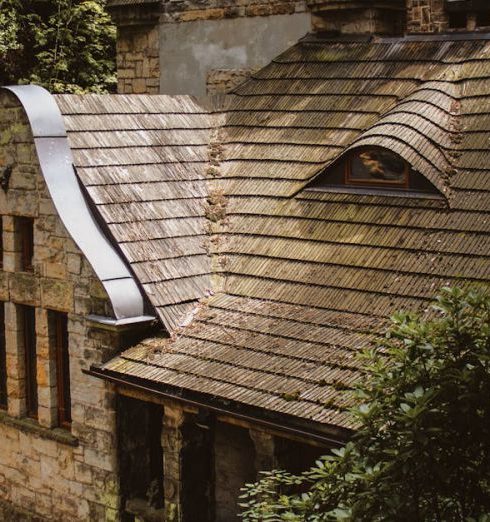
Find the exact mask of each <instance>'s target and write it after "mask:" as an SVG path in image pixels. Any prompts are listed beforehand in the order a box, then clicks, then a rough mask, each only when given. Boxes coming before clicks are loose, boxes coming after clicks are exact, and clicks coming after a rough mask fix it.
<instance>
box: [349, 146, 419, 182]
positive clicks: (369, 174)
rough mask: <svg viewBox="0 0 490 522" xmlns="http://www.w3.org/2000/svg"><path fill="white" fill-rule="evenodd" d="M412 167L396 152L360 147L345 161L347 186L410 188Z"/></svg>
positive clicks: (379, 148)
mask: <svg viewBox="0 0 490 522" xmlns="http://www.w3.org/2000/svg"><path fill="white" fill-rule="evenodd" d="M410 170H411V169H410V167H409V165H408V163H407V162H406V161H405V160H404V159H403V158H401V157H400V156H399V155H398V154H395V153H394V152H392V151H390V150H388V149H383V148H381V147H360V148H358V149H354V150H353V151H351V152H350V153H349V155H348V157H347V160H346V161H345V184H346V185H351V186H358V187H362V186H380V187H394V188H408V187H409V186H410Z"/></svg>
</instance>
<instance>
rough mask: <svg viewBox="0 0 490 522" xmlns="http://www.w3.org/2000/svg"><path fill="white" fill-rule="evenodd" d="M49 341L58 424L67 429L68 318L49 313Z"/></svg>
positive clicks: (68, 413) (68, 416) (68, 396)
mask: <svg viewBox="0 0 490 522" xmlns="http://www.w3.org/2000/svg"><path fill="white" fill-rule="evenodd" d="M49 322H50V328H51V334H52V335H51V340H52V342H53V345H54V348H55V353H56V389H57V397H58V423H59V425H60V426H63V427H65V428H68V427H69V426H70V423H71V397H70V357H69V352H68V316H67V314H64V313H60V312H52V311H51V312H49Z"/></svg>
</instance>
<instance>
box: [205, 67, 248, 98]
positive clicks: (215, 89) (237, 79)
mask: <svg viewBox="0 0 490 522" xmlns="http://www.w3.org/2000/svg"><path fill="white" fill-rule="evenodd" d="M253 72H254V71H253V69H211V70H210V71H209V72H208V76H207V79H206V92H207V94H208V95H210V96H211V95H214V94H227V93H229V92H231V91H232V90H233V89H235V87H238V86H239V85H240V84H241V83H243V82H246V81H247V80H248V79H249V78H250V76H251V75H252V74H253Z"/></svg>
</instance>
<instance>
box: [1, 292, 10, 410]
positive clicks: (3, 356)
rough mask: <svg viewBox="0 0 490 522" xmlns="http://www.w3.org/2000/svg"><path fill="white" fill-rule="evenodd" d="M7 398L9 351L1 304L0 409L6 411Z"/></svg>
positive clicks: (2, 305)
mask: <svg viewBox="0 0 490 522" xmlns="http://www.w3.org/2000/svg"><path fill="white" fill-rule="evenodd" d="M7 406H8V397H7V351H6V347H5V306H4V303H2V302H0V409H3V410H6V409H7Z"/></svg>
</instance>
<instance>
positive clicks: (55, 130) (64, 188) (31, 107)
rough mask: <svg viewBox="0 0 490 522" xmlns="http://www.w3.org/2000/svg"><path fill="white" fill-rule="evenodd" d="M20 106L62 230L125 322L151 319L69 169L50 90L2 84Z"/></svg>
mask: <svg viewBox="0 0 490 522" xmlns="http://www.w3.org/2000/svg"><path fill="white" fill-rule="evenodd" d="M2 89H5V90H7V91H10V92H12V93H13V94H14V95H15V96H16V97H17V99H18V100H19V102H20V103H21V104H22V106H23V107H24V110H25V112H26V114H27V117H28V119H29V123H30V126H31V129H32V134H33V137H34V145H35V147H36V152H37V156H38V159H39V164H40V166H41V172H42V174H43V176H44V179H45V181H46V185H47V187H48V190H49V193H50V195H51V199H52V200H53V203H54V206H55V207H56V210H57V211H58V214H59V216H60V219H61V220H62V222H63V224H64V225H65V227H66V229H67V230H68V233H69V234H70V236H71V237H72V238H73V240H74V241H75V243H76V244H77V245H78V247H79V248H80V250H81V251H82V252H83V254H84V255H85V257H86V258H87V260H88V261H89V263H90V264H91V266H92V268H93V269H94V271H95V273H96V274H97V277H98V278H99V279H100V281H101V282H102V284H103V286H104V288H105V290H106V292H107V294H108V296H109V299H110V300H111V303H112V307H113V310H114V315H115V316H116V319H117V320H125V321H124V322H125V324H128V323H131V322H142V321H145V320H148V321H150V320H153V319H154V317H151V316H145V314H144V299H143V296H142V294H141V292H140V290H139V288H138V285H137V284H136V281H135V280H134V278H133V276H132V274H131V272H130V271H129V269H128V267H127V266H126V264H125V263H124V261H123V260H122V259H121V257H120V255H119V253H118V252H117V250H116V249H115V248H114V246H113V245H112V244H111V243H110V241H109V240H108V239H107V237H106V236H105V235H104V233H103V231H102V230H101V228H100V226H99V224H98V223H97V221H96V219H95V217H94V216H93V214H92V212H91V211H90V208H89V206H88V205H87V202H86V200H85V197H84V195H83V193H82V191H81V189H80V185H79V182H78V179H77V177H76V174H75V169H74V167H73V156H72V153H71V149H70V146H69V144H68V138H67V134H66V130H65V126H64V123H63V117H62V115H61V112H60V110H59V108H58V105H57V103H56V101H55V100H54V98H53V97H52V96H51V94H50V93H49V92H48V91H47V90H46V89H44V88H42V87H39V86H37V85H21V86H13V87H2Z"/></svg>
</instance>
